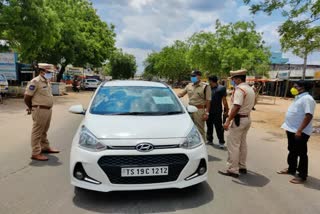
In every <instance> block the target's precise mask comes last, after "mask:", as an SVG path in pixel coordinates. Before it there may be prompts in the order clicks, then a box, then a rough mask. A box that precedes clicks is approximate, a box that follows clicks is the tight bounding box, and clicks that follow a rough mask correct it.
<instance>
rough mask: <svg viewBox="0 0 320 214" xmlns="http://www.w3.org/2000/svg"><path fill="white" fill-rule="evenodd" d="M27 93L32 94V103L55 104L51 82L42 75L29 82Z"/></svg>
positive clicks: (49, 105)
mask: <svg viewBox="0 0 320 214" xmlns="http://www.w3.org/2000/svg"><path fill="white" fill-rule="evenodd" d="M25 95H29V96H32V105H41V106H47V107H52V106H53V96H52V90H51V84H50V83H49V82H48V81H47V80H45V79H44V78H43V77H41V76H40V75H39V76H37V77H36V78H34V79H32V80H31V81H30V82H29V83H28V85H27V88H26V91H25Z"/></svg>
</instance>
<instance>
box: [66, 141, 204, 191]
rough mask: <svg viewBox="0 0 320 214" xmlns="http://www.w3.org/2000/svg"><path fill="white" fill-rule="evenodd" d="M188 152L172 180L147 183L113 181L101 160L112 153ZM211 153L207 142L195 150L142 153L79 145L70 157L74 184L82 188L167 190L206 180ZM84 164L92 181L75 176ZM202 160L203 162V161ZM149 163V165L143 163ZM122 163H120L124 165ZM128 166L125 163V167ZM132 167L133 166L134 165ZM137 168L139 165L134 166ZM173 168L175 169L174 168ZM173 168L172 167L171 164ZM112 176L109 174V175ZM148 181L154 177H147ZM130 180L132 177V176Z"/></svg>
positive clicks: (161, 152)
mask: <svg viewBox="0 0 320 214" xmlns="http://www.w3.org/2000/svg"><path fill="white" fill-rule="evenodd" d="M179 154H180V155H185V156H186V157H187V159H188V160H187V162H186V164H185V165H184V166H183V168H182V170H181V172H180V173H179V174H178V175H177V179H175V180H173V181H169V182H160V183H159V182H158V183H157V182H155V183H153V182H151V183H150V182H148V183H135V184H125V183H121V184H120V183H115V182H114V181H113V182H111V179H110V178H109V177H110V174H108V175H107V173H106V172H105V170H104V169H103V167H101V165H99V160H100V159H101V157H109V156H113V157H114V156H119V157H120V156H149V157H150V156H161V155H169V156H170V155H179ZM207 162H208V155H207V151H206V148H205V145H204V144H202V145H201V146H199V147H197V148H195V149H190V150H189V149H182V148H175V149H159V150H153V151H151V152H147V153H141V152H139V151H136V150H105V151H101V152H90V151H87V150H84V149H83V148H80V147H78V146H73V147H72V150H71V157H70V176H71V184H72V185H74V186H77V187H80V188H84V189H90V190H95V191H101V192H110V191H130V190H152V189H166V188H179V189H181V188H185V187H188V186H192V185H195V184H198V183H201V182H203V181H205V180H207V166H208V164H207ZM79 163H81V165H82V167H83V170H84V171H85V174H86V176H87V177H88V178H90V179H91V181H94V182H90V180H89V181H86V180H80V179H78V178H76V177H75V176H74V172H75V167H76V164H79ZM200 163H201V164H200ZM203 163H205V167H206V171H205V172H204V173H203V174H202V175H200V174H197V171H198V169H199V165H203ZM143 166H146V165H143ZM121 167H123V166H119V168H121ZM125 167H126V166H125ZM131 167H132V166H131ZM135 167H139V165H138V166H135ZM171 170H172V169H171ZM169 171H170V166H169ZM108 176H109V177H108ZM148 178H149V181H150V179H151V180H152V177H148ZM129 180H130V178H129Z"/></svg>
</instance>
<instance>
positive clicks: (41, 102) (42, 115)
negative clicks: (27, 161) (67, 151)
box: [24, 68, 59, 161]
mask: <svg viewBox="0 0 320 214" xmlns="http://www.w3.org/2000/svg"><path fill="white" fill-rule="evenodd" d="M39 71H40V73H39V76H37V77H36V78H34V79H32V80H31V81H30V82H29V84H28V86H27V88H26V92H25V96H24V102H25V104H26V105H27V107H28V109H27V112H28V114H32V120H33V127H32V135H31V146H32V156H31V159H33V160H38V161H47V160H48V158H47V157H46V156H45V155H43V154H42V153H59V151H58V150H55V149H52V148H50V146H49V141H48V139H47V131H48V129H49V126H50V121H51V115H52V106H53V96H52V92H51V84H50V82H49V80H50V79H51V78H52V73H51V72H48V71H47V70H45V69H43V68H40V69H39Z"/></svg>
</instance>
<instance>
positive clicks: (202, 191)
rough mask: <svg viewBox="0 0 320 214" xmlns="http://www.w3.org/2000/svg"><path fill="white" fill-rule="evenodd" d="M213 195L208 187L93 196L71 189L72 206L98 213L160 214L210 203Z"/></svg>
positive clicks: (206, 185) (100, 193)
mask: <svg viewBox="0 0 320 214" xmlns="http://www.w3.org/2000/svg"><path fill="white" fill-rule="evenodd" d="M213 199H214V193H213V191H212V189H211V187H210V186H209V185H208V183H206V182H205V183H202V184H199V185H196V186H193V187H189V188H186V189H181V190H180V189H168V190H150V191H130V192H110V193H102V192H94V191H89V190H84V189H79V188H75V196H74V198H73V202H74V204H75V205H76V206H78V207H80V208H82V209H85V210H89V211H93V212H99V213H161V212H169V213H172V212H175V211H177V210H185V209H191V208H196V207H199V206H202V205H204V204H207V203H209V202H211V201H212V200H213Z"/></svg>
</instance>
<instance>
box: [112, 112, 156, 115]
mask: <svg viewBox="0 0 320 214" xmlns="http://www.w3.org/2000/svg"><path fill="white" fill-rule="evenodd" d="M151 114H153V112H119V113H114V114H111V115H151Z"/></svg>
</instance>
